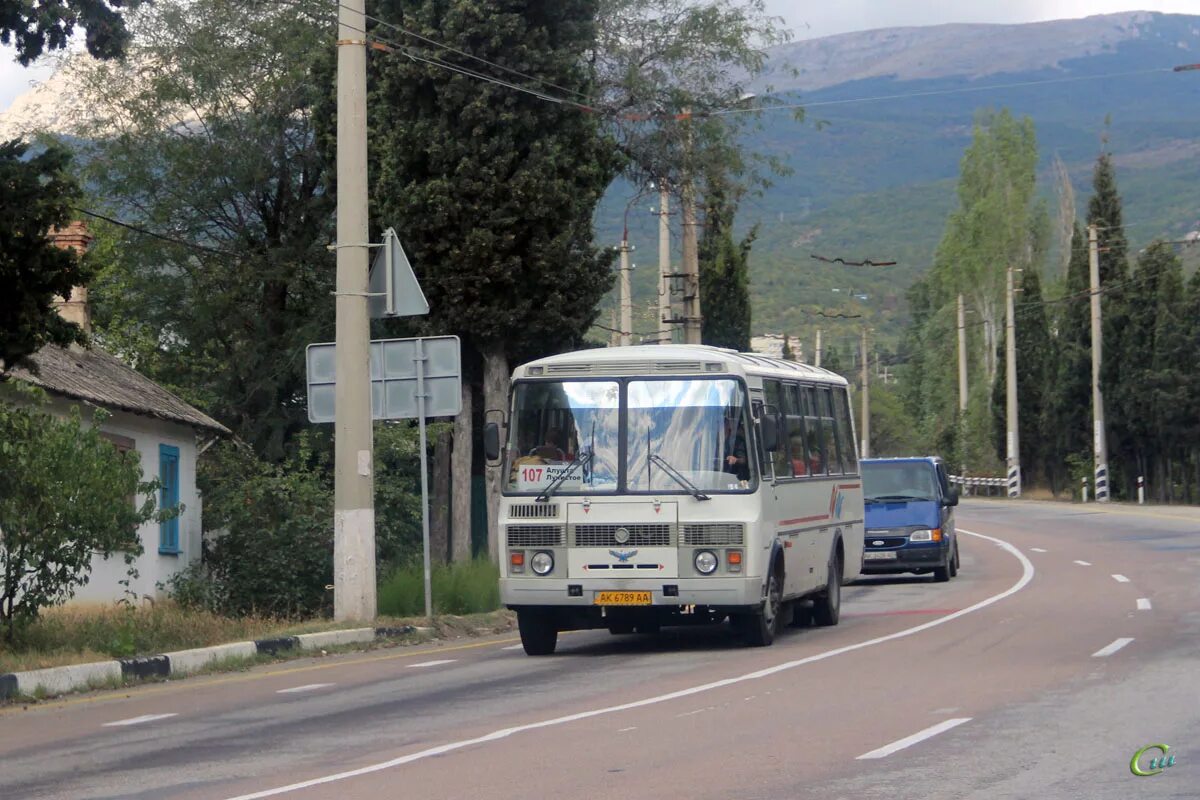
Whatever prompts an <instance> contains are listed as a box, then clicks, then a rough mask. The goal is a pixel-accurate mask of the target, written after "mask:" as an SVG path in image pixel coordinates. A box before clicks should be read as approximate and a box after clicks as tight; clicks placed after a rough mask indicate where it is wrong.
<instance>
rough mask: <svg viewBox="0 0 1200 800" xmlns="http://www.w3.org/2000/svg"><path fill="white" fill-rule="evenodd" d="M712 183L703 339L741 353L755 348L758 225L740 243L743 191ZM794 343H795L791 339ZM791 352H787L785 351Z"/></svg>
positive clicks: (704, 242) (705, 240)
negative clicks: (753, 279)
mask: <svg viewBox="0 0 1200 800" xmlns="http://www.w3.org/2000/svg"><path fill="white" fill-rule="evenodd" d="M730 191H731V190H730V189H729V187H727V186H725V185H724V183H723V182H710V183H709V188H708V197H707V201H708V211H707V214H705V220H704V221H705V225H704V236H703V237H701V239H700V246H699V262H700V296H701V297H702V298H703V301H704V302H703V305H702V306H701V311H702V313H703V320H702V322H701V340H702V341H703V342H704V344H711V345H716V346H717V347H732V348H733V349H735V350H738V351H739V352H745V351H747V350H749V349H750V327H751V326H750V313H751V310H750V264H749V261H750V248H751V247H753V246H754V239H755V237H756V236H757V235H758V226H757V225H756V226H754V227H753V228H751V230H750V232H749V233H748V234H746V236H744V237H743V238H742V240H741V241H740V242H735V241H734V238H733V218H734V215H735V214H736V212H737V200H738V192H737V191H736V190H734V191H733V194H732V196H730ZM785 345H787V346H788V347H789V348H790V344H789V343H787V342H785ZM785 357H786V356H785Z"/></svg>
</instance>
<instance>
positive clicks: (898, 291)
mask: <svg viewBox="0 0 1200 800" xmlns="http://www.w3.org/2000/svg"><path fill="white" fill-rule="evenodd" d="M1192 62H1200V16H1187V15H1173V14H1159V13H1151V12H1137V11H1134V12H1127V13H1121V14H1109V15H1103V16H1094V17H1088V18H1086V19H1075V20H1058V21H1053V22H1040V23H1030V24H1025V25H939V26H931V27H918V28H889V29H882V30H872V31H863V32H858V33H848V34H842V35H838V36H830V37H825V38H821V39H809V40H805V41H799V42H794V43H790V44H786V45H783V46H781V47H777V48H774V49H773V50H772V51H771V52H770V60H769V63H768V69H767V72H766V74H765V75H764V76H763V78H762V80H761V81H760V83H759V85H757V86H756V87H755V88H756V90H757V91H758V92H759V93H760V98H762V99H763V101H764V102H765V103H779V104H783V105H788V104H797V103H798V104H802V105H804V106H805V109H806V117H805V121H804V122H802V123H801V122H796V121H795V120H794V119H793V117H792V115H791V114H789V113H786V112H784V111H776V112H772V111H767V112H765V113H764V114H763V115H762V117H761V126H760V127H759V129H758V130H756V131H753V132H751V133H749V134H748V135H747V145H748V146H750V147H753V148H755V149H758V150H762V151H764V152H769V153H771V154H773V155H776V156H779V157H781V158H782V159H783V160H784V161H785V162H786V163H788V164H789V166H790V167H791V170H792V172H791V173H790V174H788V175H781V176H776V177H774V178H773V186H772V187H771V188H770V189H769V190H768V191H766V192H765V193H764V194H762V195H761V196H758V197H749V198H746V199H745V201H744V202H743V204H742V208H741V211H740V214H739V224H740V225H741V226H742V227H743V229H748V228H749V227H750V226H751V225H755V224H757V225H759V234H758V239H757V241H756V243H755V245H754V250H753V252H752V255H751V276H752V298H753V302H754V314H755V330H756V332H759V331H775V332H784V331H786V332H789V333H792V334H794V335H799V336H801V337H802V341H803V342H807V343H810V344H811V336H812V334H813V332H814V330H815V328H816V327H817V325H818V323H820V327H822V328H823V329H824V330H825V332H826V334H825V335H826V337H827V338H828V337H830V336H832V337H833V338H834V340H835V341H837V340H839V338H841V337H844V338H845V339H846V340H847V342H848V341H849V339H850V338H852V337H853V335H854V334H855V332H856V330H857V328H858V326H860V325H861V324H862V323H863V322H864V321H865V322H867V323H869V324H870V325H871V326H872V327H873V328H875V330H876V331H877V333H878V334H879V335H880V336H881V337H882V338H883V339H884V340H885V342H886V341H888V340H893V341H894V339H895V338H896V336H897V335H898V334H899V332H900V331H901V330H902V328H903V326H904V325H905V324H906V321H907V315H906V314H907V312H906V307H905V302H904V297H905V292H906V290H907V289H908V287H909V286H910V285H911V284H912V282H913V281H915V280H916V279H917V278H919V277H920V275H921V274H922V273H923V272H924V270H925V269H926V268H927V267H928V265H929V263H930V262H931V260H932V257H933V252H934V248H935V247H936V245H937V242H938V240H939V238H940V237H941V234H942V229H943V226H944V223H945V219H946V216H947V215H948V214H949V213H950V212H951V211H952V210H953V209H954V207H955V195H954V180H955V178H956V177H957V174H958V163H959V160H960V158H961V157H962V153H963V150H964V149H965V148H966V147H967V145H968V144H969V143H970V139H971V130H972V124H973V121H974V119H975V118H976V115H977V113H978V112H979V111H980V110H983V109H988V108H992V109H997V108H1000V107H1007V108H1009V109H1011V110H1012V111H1013V112H1014V113H1016V114H1018V115H1029V116H1030V117H1032V118H1033V120H1034V123H1035V124H1036V126H1037V133H1038V141H1039V146H1040V148H1041V156H1042V173H1043V180H1042V187H1041V188H1042V192H1043V194H1044V195H1045V196H1046V198H1047V200H1048V203H1049V205H1050V207H1051V208H1055V207H1056V205H1055V203H1054V202H1053V197H1054V184H1053V181H1052V179H1051V170H1050V166H1051V162H1052V159H1053V158H1054V157H1055V156H1056V155H1057V156H1058V157H1059V158H1061V159H1062V160H1063V162H1064V163H1065V164H1066V166H1067V168H1068V171H1069V174H1070V177H1071V180H1072V183H1073V185H1074V188H1075V192H1076V198H1077V203H1078V205H1079V206H1080V208H1082V207H1083V205H1084V203H1085V202H1086V198H1087V194H1088V191H1089V184H1090V177H1091V169H1092V164H1093V162H1094V160H1095V157H1096V155H1097V154H1098V152H1099V150H1100V148H1101V146H1102V140H1105V141H1106V142H1107V144H1106V145H1104V146H1107V147H1108V148H1109V149H1111V150H1112V152H1113V153H1114V154H1115V157H1116V162H1117V166H1118V176H1117V177H1118V181H1119V185H1120V188H1121V190H1122V193H1123V195H1124V199H1125V213H1126V219H1127V221H1128V222H1129V223H1130V227H1129V230H1128V233H1129V236H1130V239H1131V241H1132V243H1133V244H1134V245H1135V246H1141V245H1144V244H1145V243H1147V242H1149V241H1150V240H1152V239H1153V238H1154V237H1156V236H1168V237H1170V238H1172V239H1182V238H1183V237H1184V236H1185V235H1186V234H1187V233H1188V232H1190V231H1192V230H1196V229H1198V228H1200V128H1197V126H1196V120H1195V114H1196V109H1197V108H1200V72H1181V73H1173V72H1171V68H1172V67H1173V66H1175V65H1178V64H1184V63H1192ZM768 92H771V94H768ZM83 113H86V98H83V97H81V96H80V93H79V92H78V90H76V89H75V88H74V84H73V82H72V80H71V78H70V74H69V69H64V70H63V71H61V72H60V73H59V74H56V75H55V76H54V77H53V78H52V79H51V80H49V81H47V82H46V83H45V84H43V85H41V86H39V87H38V88H37V89H35V90H33V91H32V92H31V93H28V94H27V95H25V96H22V97H21V98H19V99H18V100H17V101H16V102H15V103H14V104H13V106H12V108H10V109H9V111H7V112H5V113H3V114H0V138H4V137H5V136H6V135H11V134H12V133H14V132H24V131H26V130H30V129H36V128H38V127H48V128H50V129H56V128H58V127H59V126H60V125H61V124H62V123H63V122H65V121H66V120H68V119H71V118H73V117H75V116H77V115H79V114H83ZM631 196H632V192H631V190H630V189H629V187H628V186H626V185H623V184H617V185H614V187H613V188H612V189H611V190H610V192H609V193H608V196H607V197H606V198H605V201H604V203H602V205H601V207H600V208H599V209H598V211H597V215H596V225H597V234H598V238H599V240H600V241H602V242H604V243H611V244H613V245H615V244H616V243H617V242H618V241H619V238H620V229H621V228H620V226H621V221H622V217H623V215H624V210H625V205H626V203H627V202H628V200H629V198H630V197H631ZM651 202H652V201H649V200H647V201H645V203H644V205H646V206H649V205H650V204H651ZM675 233H676V239H675V242H674V252H675V256H676V258H678V254H679V242H678V218H677V217H676V219H675ZM630 238H631V240H632V242H633V244H634V245H635V246H636V252H635V258H634V261H635V262H636V261H638V260H639V258H641V257H642V255H643V254H645V257H646V259H649V260H648V261H646V260H643V264H642V267H641V268H640V269H638V270H637V271H636V272H635V273H634V295H635V305H636V307H638V308H639V313H638V315H637V322H636V324H635V329H636V330H638V331H648V330H650V329H651V327H652V322H651V320H652V316H651V314H650V312H649V310H648V309H649V307H650V305H651V304H652V303H653V302H654V301H655V298H656V296H657V295H656V277H655V275H656V267H657V263H656V262H657V257H656V255H655V254H656V253H657V222H656V219H655V218H654V217H652V216H651V215H650V214H649V213H641V214H631V215H630ZM1196 251H1197V252H1196V253H1191V252H1190V251H1189V252H1188V257H1189V258H1190V259H1191V260H1192V261H1193V262H1194V261H1195V260H1196V259H1197V256H1198V255H1200V248H1196ZM814 254H815V255H820V256H824V257H829V258H835V257H843V258H846V259H853V260H861V259H864V258H870V259H872V260H876V261H882V260H889V261H890V260H896V261H898V262H899V263H898V265H897V266H895V267H870V268H866V267H864V268H851V267H844V266H840V265H831V264H827V263H823V262H820V261H817V260H814V259H813V258H812V257H811V256H812V255H814ZM1056 270H1057V267H1056V266H1055V263H1054V262H1053V260H1052V262H1051V263H1050V264H1048V265H1047V272H1048V273H1049V274H1048V275H1047V277H1048V278H1051V279H1053V278H1054V277H1055V274H1056ZM613 301H615V298H610V299H609V301H608V302H610V303H613ZM605 313H606V314H607V310H606V312H605ZM819 314H826V315H833V316H832V318H827V317H822V316H817V315H819ZM838 315H841V316H838ZM858 315H861V317H860V316H858ZM847 316H848V317H851V318H850V319H846V318H845V317H847Z"/></svg>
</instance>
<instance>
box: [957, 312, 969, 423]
mask: <svg viewBox="0 0 1200 800" xmlns="http://www.w3.org/2000/svg"><path fill="white" fill-rule="evenodd" d="M958 410H959V411H964V412H965V411H966V410H967V310H966V306H965V305H964V303H963V296H962V293H961V292H960V293H959V295H958Z"/></svg>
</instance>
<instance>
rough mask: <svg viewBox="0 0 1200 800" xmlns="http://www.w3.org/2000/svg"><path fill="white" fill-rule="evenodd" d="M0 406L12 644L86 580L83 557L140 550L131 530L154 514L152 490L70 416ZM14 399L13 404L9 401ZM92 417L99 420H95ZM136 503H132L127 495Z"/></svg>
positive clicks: (0, 550) (135, 468)
mask: <svg viewBox="0 0 1200 800" xmlns="http://www.w3.org/2000/svg"><path fill="white" fill-rule="evenodd" d="M6 395H7V398H8V399H7V400H3V401H0V623H2V624H3V625H4V627H5V639H6V641H8V643H9V644H12V642H13V639H14V637H15V636H16V634H17V632H18V630H19V628H20V627H21V626H22V625H24V624H27V623H29V622H31V621H32V620H34V619H36V618H37V615H38V612H39V611H40V610H41V609H43V608H46V607H47V606H52V605H57V604H59V603H62V602H64V601H66V600H68V599H70V597H71V596H72V595H73V594H74V592H75V589H77V588H78V587H80V586H83V585H84V584H86V583H87V582H88V577H89V570H90V568H91V564H92V556H93V555H94V554H98V555H100V556H102V557H104V558H110V557H113V556H116V555H118V554H119V555H122V556H123V557H124V559H125V563H126V564H128V565H130V568H131V569H132V564H133V561H134V559H136V557H137V556H138V555H140V554H141V552H142V545H141V540H140V539H139V538H138V533H137V529H138V526H140V525H141V524H142V523H144V522H147V521H149V520H151V519H166V518H169V517H170V516H172V515H174V514H177V513H178V510H171V511H170V512H167V513H164V514H156V513H155V492H156V490H157V487H158V484H157V482H153V481H151V482H147V481H143V480H142V471H141V467H140V466H139V464H138V462H137V459H136V458H128V457H126V456H125V455H123V454H121V453H119V452H118V451H117V449H116V448H115V447H113V445H112V444H111V443H109V442H108V441H106V440H105V439H103V438H102V437H101V436H100V432H99V430H98V428H97V426H96V425H94V424H93V425H84V424H83V423H82V421H81V419H80V417H79V414H78V412H76V413H75V414H74V415H73V416H71V417H70V418H68V419H65V420H59V419H55V418H54V417H52V416H50V415H49V414H47V413H46V412H45V411H43V410H42V409H41V408H38V407H37V402H38V400H37V398H38V395H37V394H36V393H32V392H29V391H23V392H16V393H6ZM14 395H15V396H14ZM101 419H102V417H101ZM135 496H136V497H138V498H139V500H138V501H137V502H136V503H135V502H133V501H131V500H130V498H131V497H135Z"/></svg>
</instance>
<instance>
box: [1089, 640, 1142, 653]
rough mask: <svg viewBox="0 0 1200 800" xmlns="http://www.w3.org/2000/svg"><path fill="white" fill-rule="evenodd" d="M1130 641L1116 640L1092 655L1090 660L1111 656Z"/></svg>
mask: <svg viewBox="0 0 1200 800" xmlns="http://www.w3.org/2000/svg"><path fill="white" fill-rule="evenodd" d="M1132 641H1133V639H1132V638H1131V637H1123V638H1121V639H1116V640H1114V641H1113V642H1112V644H1109V645H1106V646H1104V647H1102V648H1100V649H1099V650H1097V651H1096V652H1094V653H1092V658H1104V657H1105V656H1111V655H1112V654H1113V653H1115V652H1117V651H1118V650H1120V649H1121V648H1122V647H1124V646H1125V645H1127V644H1129V643H1130V642H1132Z"/></svg>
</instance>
